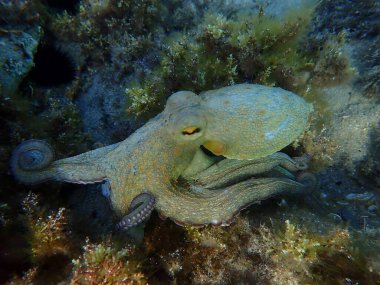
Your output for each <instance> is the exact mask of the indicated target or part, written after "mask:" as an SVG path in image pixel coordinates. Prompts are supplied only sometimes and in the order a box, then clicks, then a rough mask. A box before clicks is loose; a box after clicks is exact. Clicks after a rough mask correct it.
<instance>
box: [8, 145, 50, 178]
mask: <svg viewBox="0 0 380 285" xmlns="http://www.w3.org/2000/svg"><path fill="white" fill-rule="evenodd" d="M53 159H54V152H53V149H52V147H51V146H50V145H49V144H48V143H47V142H45V141H43V140H35V139H31V140H26V141H24V142H22V143H21V144H19V145H18V146H17V147H16V148H15V149H14V151H13V152H12V155H11V159H10V168H11V171H12V174H13V175H14V176H15V177H16V178H17V179H18V180H20V181H21V182H23V177H24V175H23V174H24V173H26V172H32V171H36V170H42V169H44V168H46V167H48V166H49V165H50V164H51V162H52V161H53Z"/></svg>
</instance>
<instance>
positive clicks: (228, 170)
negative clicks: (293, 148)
mask: <svg viewBox="0 0 380 285" xmlns="http://www.w3.org/2000/svg"><path fill="white" fill-rule="evenodd" d="M311 111H312V105H311V104H309V103H307V102H306V101H305V100H304V99H303V98H301V97H299V96H297V95H296V94H294V93H292V92H289V91H286V90H283V89H281V88H274V87H266V86H261V85H257V84H238V85H234V86H228V87H224V88H221V89H217V90H211V91H206V92H203V93H201V94H199V95H196V94H195V93H193V92H190V91H179V92H176V93H174V94H172V95H171V96H170V97H169V98H168V100H167V103H166V106H165V109H164V110H163V112H161V113H160V114H158V115H157V116H156V117H155V118H153V119H151V120H150V121H148V122H147V123H146V124H145V125H144V126H142V127H141V128H140V129H138V130H137V131H135V132H134V133H133V134H132V135H131V136H129V137H128V138H127V139H125V140H124V141H122V142H119V143H116V144H113V145H109V146H106V147H102V148H98V149H95V150H92V151H89V152H86V153H83V154H80V155H77V156H74V157H69V158H64V159H60V160H55V161H54V158H53V151H52V149H51V147H50V146H49V145H48V144H47V143H46V142H45V141H42V140H34V139H32V140H27V141H24V142H23V143H21V144H20V145H19V146H18V147H17V148H16V149H15V150H14V151H13V154H12V157H11V160H10V167H11V171H12V173H13V175H14V176H15V178H16V179H17V180H18V181H20V182H22V183H26V184H35V183H40V182H44V181H47V180H56V181H64V182H71V183H83V184H86V183H96V182H103V183H104V184H105V185H109V189H110V200H111V204H112V207H113V209H114V210H115V212H116V214H117V215H118V216H119V217H120V218H121V220H120V221H119V222H118V223H117V224H116V229H117V230H127V229H129V228H131V227H133V226H136V225H138V224H139V223H141V222H142V221H144V220H146V219H147V218H148V217H149V216H150V214H151V212H152V211H153V210H154V209H156V210H157V211H158V212H159V213H160V214H161V215H162V216H165V217H169V218H170V219H172V220H174V221H175V222H176V223H178V224H181V225H183V224H192V225H206V224H214V225H228V224H229V223H230V222H231V220H232V218H233V217H234V216H235V215H236V214H237V213H239V212H240V210H241V209H243V208H245V207H247V206H248V205H250V204H252V203H256V202H259V201H261V200H264V199H267V198H269V197H272V196H274V195H278V194H288V193H303V192H305V191H306V190H307V189H310V188H311V187H313V185H314V184H315V179H314V177H313V176H312V175H311V174H309V173H307V172H305V171H304V170H305V169H306V168H307V158H306V157H301V158H291V157H289V156H288V155H286V154H285V153H282V152H279V151H280V150H281V149H283V148H284V147H285V146H287V145H289V144H290V143H291V142H293V141H294V140H295V139H296V138H297V137H298V136H299V135H300V134H301V133H302V132H303V130H304V128H305V126H306V124H307V121H308V117H309V115H310V113H311Z"/></svg>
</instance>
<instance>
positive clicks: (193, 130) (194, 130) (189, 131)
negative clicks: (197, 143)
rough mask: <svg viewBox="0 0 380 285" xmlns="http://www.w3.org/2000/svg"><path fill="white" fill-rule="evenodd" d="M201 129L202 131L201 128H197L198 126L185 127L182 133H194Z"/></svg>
mask: <svg viewBox="0 0 380 285" xmlns="http://www.w3.org/2000/svg"><path fill="white" fill-rule="evenodd" d="M200 131H201V129H200V128H197V127H187V128H185V129H183V131H182V134H183V135H192V134H195V133H199V132H200Z"/></svg>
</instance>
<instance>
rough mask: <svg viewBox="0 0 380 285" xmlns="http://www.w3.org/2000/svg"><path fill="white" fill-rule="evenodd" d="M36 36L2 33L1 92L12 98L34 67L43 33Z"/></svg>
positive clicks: (19, 32)
mask: <svg viewBox="0 0 380 285" xmlns="http://www.w3.org/2000/svg"><path fill="white" fill-rule="evenodd" d="M37 30H38V32H37V33H35V34H34V35H31V34H29V33H26V32H23V31H4V30H1V31H0V46H1V53H0V67H1V68H0V90H1V91H2V92H3V93H4V94H5V95H6V96H10V95H12V94H13V93H15V92H16V91H17V88H18V86H19V84H20V83H21V81H22V80H23V79H24V78H25V76H26V75H27V74H28V72H29V71H30V70H31V68H32V67H33V66H34V62H33V56H34V53H35V52H36V49H37V46H38V42H39V40H40V38H41V35H42V32H41V31H40V30H39V28H37Z"/></svg>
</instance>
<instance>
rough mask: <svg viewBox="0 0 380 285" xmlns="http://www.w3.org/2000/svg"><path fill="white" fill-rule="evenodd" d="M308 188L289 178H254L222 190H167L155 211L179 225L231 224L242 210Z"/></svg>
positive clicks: (157, 201)
mask: <svg viewBox="0 0 380 285" xmlns="http://www.w3.org/2000/svg"><path fill="white" fill-rule="evenodd" d="M307 188H308V185H304V184H303V183H300V182H297V181H295V180H292V179H289V178H260V179H257V178H251V179H248V180H245V181H242V182H239V183H236V184H234V185H231V186H228V187H225V188H223V189H220V190H207V189H204V188H203V189H202V190H201V191H198V192H191V191H178V189H177V190H174V189H173V191H169V190H168V191H167V193H165V195H162V196H160V197H159V198H157V199H156V209H157V210H158V211H159V212H160V214H162V215H163V216H166V217H170V218H171V219H173V220H174V221H175V222H176V223H177V224H180V225H184V224H192V225H206V224H214V225H229V224H230V222H231V221H232V219H233V217H234V216H235V215H236V214H238V213H239V212H240V210H242V209H244V208H245V207H247V206H249V205H250V204H252V203H255V202H260V201H262V200H265V199H268V198H270V197H272V196H275V195H278V194H287V193H302V192H305V190H306V189H307Z"/></svg>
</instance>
